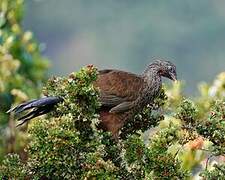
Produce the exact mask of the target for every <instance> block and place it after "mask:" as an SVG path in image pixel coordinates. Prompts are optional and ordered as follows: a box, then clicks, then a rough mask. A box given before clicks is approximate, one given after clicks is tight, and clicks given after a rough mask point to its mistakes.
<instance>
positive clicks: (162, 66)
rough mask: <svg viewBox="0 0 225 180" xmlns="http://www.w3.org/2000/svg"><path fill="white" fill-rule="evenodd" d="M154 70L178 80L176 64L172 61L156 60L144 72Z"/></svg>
mask: <svg viewBox="0 0 225 180" xmlns="http://www.w3.org/2000/svg"><path fill="white" fill-rule="evenodd" d="M152 71H154V72H155V73H157V74H158V75H160V76H163V77H167V78H169V79H171V80H173V81H176V80H177V73H176V66H175V65H174V64H173V63H171V62H170V61H165V60H156V61H154V62H153V63H151V64H150V65H149V66H148V67H147V69H146V70H145V72H144V73H145V74H146V73H147V74H148V73H150V72H152Z"/></svg>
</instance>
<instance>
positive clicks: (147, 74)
mask: <svg viewBox="0 0 225 180" xmlns="http://www.w3.org/2000/svg"><path fill="white" fill-rule="evenodd" d="M142 77H143V79H144V81H145V82H146V83H147V85H148V87H151V86H153V87H157V85H159V84H161V83H162V80H161V75H160V74H159V71H158V69H157V68H154V67H153V68H151V70H148V71H144V73H143V74H142Z"/></svg>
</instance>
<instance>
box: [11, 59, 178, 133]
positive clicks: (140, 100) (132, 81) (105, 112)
mask: <svg viewBox="0 0 225 180" xmlns="http://www.w3.org/2000/svg"><path fill="white" fill-rule="evenodd" d="M162 76H164V77H167V78H170V79H172V80H176V67H175V66H174V65H173V64H172V63H171V62H169V61H162V60H157V61H155V62H153V63H151V64H150V65H149V66H148V67H147V68H146V69H145V71H144V72H143V73H142V74H141V75H136V74H133V73H129V72H124V71H119V70H110V69H109V70H100V71H99V75H98V78H97V80H96V82H94V85H95V86H96V87H99V89H100V101H101V104H102V106H101V108H100V119H101V123H100V128H102V129H103V130H106V131H110V132H112V134H113V136H114V137H117V136H118V133H119V130H120V129H121V127H123V125H124V123H125V122H126V121H127V120H128V119H130V118H132V117H133V116H134V115H135V113H136V112H138V111H140V110H142V109H143V108H144V107H145V106H146V105H147V104H149V103H151V102H153V100H154V98H155V97H156V96H157V95H158V93H159V91H160V88H161V85H162V81H161V77H162ZM61 101H62V98H60V97H45V98H42V99H39V100H33V101H30V102H27V103H23V104H21V105H19V106H17V107H15V108H13V109H11V110H9V112H11V111H14V112H16V113H17V114H18V113H20V112H23V111H26V110H29V109H32V108H34V110H32V111H31V112H30V113H28V115H25V116H23V117H21V118H20V119H19V120H21V121H22V123H21V124H23V123H24V122H26V121H28V120H30V119H32V118H34V117H37V116H39V115H42V114H46V113H48V112H49V111H51V110H52V109H53V107H54V106H55V105H56V104H57V103H59V102H61Z"/></svg>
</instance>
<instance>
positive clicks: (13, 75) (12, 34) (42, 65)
mask: <svg viewBox="0 0 225 180" xmlns="http://www.w3.org/2000/svg"><path fill="white" fill-rule="evenodd" d="M22 15H23V1H22V0H14V1H11V0H10V1H9V0H0V102H1V103H0V125H1V129H0V131H1V136H0V161H1V159H2V156H3V154H4V153H5V152H13V151H17V152H19V151H20V150H21V146H24V138H25V136H24V133H23V132H22V131H15V129H14V127H13V124H14V121H13V116H10V118H9V115H8V114H6V113H5V112H6V111H7V110H8V109H9V108H10V107H11V106H12V104H18V103H21V102H23V101H26V100H28V99H29V98H36V97H38V96H39V95H40V89H41V83H42V82H43V80H44V79H45V75H46V74H45V70H46V68H47V66H48V62H47V61H46V59H45V58H43V57H42V55H41V54H40V48H39V45H38V44H37V43H36V42H35V40H34V38H33V35H32V33H31V32H30V31H24V30H23V28H22V27H21V21H22ZM9 119H11V120H9Z"/></svg>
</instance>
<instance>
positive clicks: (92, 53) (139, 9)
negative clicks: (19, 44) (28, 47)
mask: <svg viewBox="0 0 225 180" xmlns="http://www.w3.org/2000/svg"><path fill="white" fill-rule="evenodd" d="M224 9H225V1H222V0H217V1H216V0H199V1H197V2H196V0H184V1H180V0H170V1H166V0H157V1H155V0H141V1H137V0H129V1H128V0H122V1H121V0H98V1H97V0H76V1H75V0H63V1H62V0H29V1H26V8H25V19H24V22H23V23H24V26H25V29H27V30H31V31H33V32H34V36H35V37H36V39H37V40H38V41H39V42H40V43H41V45H42V46H41V47H43V54H44V55H45V56H47V57H48V58H49V59H50V60H51V64H52V66H51V69H50V75H67V74H69V73H71V72H73V71H76V70H78V69H79V68H81V67H82V66H85V65H87V64H94V65H96V66H97V67H98V68H99V69H104V68H116V69H121V70H125V71H131V72H134V73H141V72H142V71H143V70H144V68H145V67H146V65H147V64H149V63H150V62H152V59H153V58H157V57H159V58H164V59H167V60H170V61H172V62H173V63H175V64H176V66H177V71H178V78H179V79H181V80H184V82H185V84H186V86H185V92H187V93H191V94H194V95H195V94H196V92H197V83H198V82H201V81H206V82H211V81H212V80H213V79H214V78H215V76H216V75H217V74H218V73H219V72H221V71H225V58H224V57H225V21H224V19H225V11H224Z"/></svg>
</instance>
